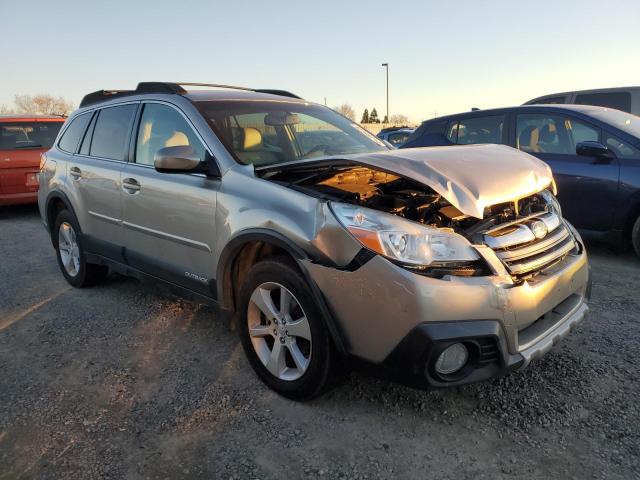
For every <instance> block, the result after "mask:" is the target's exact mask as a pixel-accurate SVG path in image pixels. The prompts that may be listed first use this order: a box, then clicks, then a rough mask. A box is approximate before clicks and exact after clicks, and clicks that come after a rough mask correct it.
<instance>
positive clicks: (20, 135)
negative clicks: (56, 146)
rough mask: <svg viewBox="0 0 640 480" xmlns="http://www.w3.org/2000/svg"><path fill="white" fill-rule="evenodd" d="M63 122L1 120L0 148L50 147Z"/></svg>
mask: <svg viewBox="0 0 640 480" xmlns="http://www.w3.org/2000/svg"><path fill="white" fill-rule="evenodd" d="M62 123H63V122H2V123H0V150H17V149H28V148H46V149H49V148H51V145H53V141H54V140H55V139H56V136H57V135H58V132H59V131H60V127H62Z"/></svg>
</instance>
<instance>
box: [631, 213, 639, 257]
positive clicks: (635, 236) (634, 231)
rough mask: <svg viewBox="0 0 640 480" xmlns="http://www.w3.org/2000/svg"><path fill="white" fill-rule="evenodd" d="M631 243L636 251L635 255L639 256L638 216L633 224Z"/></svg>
mask: <svg viewBox="0 0 640 480" xmlns="http://www.w3.org/2000/svg"><path fill="white" fill-rule="evenodd" d="M631 243H633V249H634V250H635V251H636V255H638V256H639V257H640V217H638V218H637V219H636V223H634V224H633V229H632V230H631Z"/></svg>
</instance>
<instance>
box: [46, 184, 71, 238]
mask: <svg viewBox="0 0 640 480" xmlns="http://www.w3.org/2000/svg"><path fill="white" fill-rule="evenodd" d="M65 209H66V210H69V211H70V212H71V214H72V215H73V216H74V217H76V219H77V218H78V216H77V215H76V212H75V211H74V209H73V206H72V205H71V201H70V200H69V197H67V196H66V195H65V194H64V192H60V191H58V190H55V191H53V192H51V193H49V195H47V199H46V201H45V219H46V222H47V227H49V231H50V232H53V229H54V226H55V225H54V222H55V220H56V216H57V215H58V213H60V212H61V211H62V210H65ZM51 235H52V238H53V233H51Z"/></svg>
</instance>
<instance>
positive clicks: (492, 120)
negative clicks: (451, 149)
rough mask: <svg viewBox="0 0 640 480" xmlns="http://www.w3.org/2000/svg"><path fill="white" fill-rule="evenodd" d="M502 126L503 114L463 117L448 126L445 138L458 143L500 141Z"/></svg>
mask: <svg viewBox="0 0 640 480" xmlns="http://www.w3.org/2000/svg"><path fill="white" fill-rule="evenodd" d="M503 126H504V115H492V116H490V117H473V118H465V119H462V120H459V121H457V122H453V123H452V124H451V125H450V126H449V130H448V131H447V138H448V139H449V140H450V141H451V142H453V143H457V144H458V145H470V144H474V143H502V128H503Z"/></svg>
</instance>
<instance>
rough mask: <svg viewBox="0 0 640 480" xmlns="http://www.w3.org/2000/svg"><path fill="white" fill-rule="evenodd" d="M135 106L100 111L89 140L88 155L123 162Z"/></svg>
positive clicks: (122, 106) (108, 108)
mask: <svg viewBox="0 0 640 480" xmlns="http://www.w3.org/2000/svg"><path fill="white" fill-rule="evenodd" d="M135 111H136V105H133V104H130V105H118V106H116V107H107V108H103V109H102V110H100V113H99V115H98V119H97V120H96V125H95V128H94V130H93V137H92V139H91V148H90V155H91V156H92V157H101V158H109V159H112V160H120V161H124V160H125V159H126V157H127V150H128V140H129V131H130V130H131V123H132V121H133V115H134V113H135Z"/></svg>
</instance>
